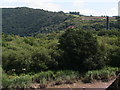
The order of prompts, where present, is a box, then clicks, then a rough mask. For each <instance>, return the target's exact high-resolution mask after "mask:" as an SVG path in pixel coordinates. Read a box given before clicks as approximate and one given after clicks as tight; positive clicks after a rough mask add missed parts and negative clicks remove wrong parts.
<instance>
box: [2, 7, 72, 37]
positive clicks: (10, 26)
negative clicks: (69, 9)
mask: <svg viewBox="0 0 120 90" xmlns="http://www.w3.org/2000/svg"><path fill="white" fill-rule="evenodd" d="M2 14H3V32H4V33H6V34H16V35H20V36H31V35H34V34H35V33H49V32H52V31H57V30H61V29H65V28H66V27H67V26H68V25H67V23H64V21H65V20H68V19H70V18H72V16H68V15H66V14H65V13H63V12H50V11H45V10H42V9H32V8H27V7H18V8H3V9H2Z"/></svg>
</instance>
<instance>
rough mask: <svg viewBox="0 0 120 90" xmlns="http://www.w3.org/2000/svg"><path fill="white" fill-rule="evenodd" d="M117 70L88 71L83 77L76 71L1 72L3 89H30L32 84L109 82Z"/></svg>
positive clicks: (110, 68)
mask: <svg viewBox="0 0 120 90" xmlns="http://www.w3.org/2000/svg"><path fill="white" fill-rule="evenodd" d="M117 71H118V68H113V67H106V68H104V69H101V70H93V71H88V72H86V73H85V74H84V75H83V74H81V73H80V72H78V71H72V70H63V71H62V70H61V71H46V72H40V73H36V74H24V75H19V76H18V75H7V74H5V73H4V72H3V80H2V81H3V84H2V87H3V88H30V87H31V85H32V84H34V83H38V84H40V85H42V86H43V85H44V87H47V85H49V84H53V85H60V84H72V83H74V82H76V81H78V80H82V81H83V82H85V83H91V82H93V81H94V80H102V81H109V80H111V79H113V78H115V77H116V74H115V73H116V72H117Z"/></svg>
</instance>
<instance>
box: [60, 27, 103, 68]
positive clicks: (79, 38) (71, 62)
mask: <svg viewBox="0 0 120 90" xmlns="http://www.w3.org/2000/svg"><path fill="white" fill-rule="evenodd" d="M59 43H60V44H59V48H60V49H61V50H63V52H64V54H63V57H64V58H63V60H64V61H62V65H63V64H64V66H65V67H67V68H70V69H81V68H82V69H83V68H84V69H89V67H86V63H88V59H89V65H90V64H91V65H92V66H93V63H94V64H96V65H95V66H93V68H90V69H98V68H101V67H102V66H100V65H104V61H103V60H104V59H101V58H102V55H101V58H100V57H97V56H98V53H99V52H100V47H99V45H98V42H97V39H96V37H93V36H92V34H91V33H90V32H86V31H83V30H79V29H78V30H77V29H69V30H67V31H66V32H65V33H64V34H63V35H62V36H61V38H60V40H59ZM99 60H101V62H102V64H100V65H99V64H98V63H99ZM90 61H91V62H90ZM98 65H99V67H98Z"/></svg>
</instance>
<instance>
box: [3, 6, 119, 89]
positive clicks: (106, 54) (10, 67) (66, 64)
mask: <svg viewBox="0 0 120 90" xmlns="http://www.w3.org/2000/svg"><path fill="white" fill-rule="evenodd" d="M6 17H7V18H6ZM33 18H34V19H33ZM48 18H49V19H48ZM80 18H81V16H77V17H76V16H74V15H66V14H65V13H63V12H49V11H44V10H34V9H30V8H14V9H3V34H2V49H3V55H2V59H3V60H2V62H3V65H2V69H3V87H4V88H11V87H14V88H26V87H30V84H31V83H40V84H42V85H43V84H44V85H46V84H48V82H50V81H54V82H55V83H56V84H61V83H63V81H64V83H65V82H66V83H71V82H74V81H76V80H78V79H81V80H82V81H83V82H92V81H93V80H94V79H95V80H103V81H108V80H110V78H113V77H115V73H116V71H118V69H119V66H120V28H119V21H118V20H117V19H115V20H111V21H110V30H106V29H105V28H106V23H105V20H99V19H98V20H89V21H88V20H86V21H84V20H80ZM52 22H53V23H52ZM8 23H9V24H8ZM25 26H26V27H25ZM23 27H24V28H23ZM41 32H45V33H41ZM31 35H32V36H31ZM23 36H24V37H23Z"/></svg>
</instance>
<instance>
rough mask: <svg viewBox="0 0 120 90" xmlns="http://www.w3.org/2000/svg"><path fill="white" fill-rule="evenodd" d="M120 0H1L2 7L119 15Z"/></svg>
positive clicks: (95, 14) (0, 5) (94, 14)
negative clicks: (119, 2)
mask: <svg viewBox="0 0 120 90" xmlns="http://www.w3.org/2000/svg"><path fill="white" fill-rule="evenodd" d="M118 1H120V0H0V2H1V3H0V8H15V7H29V8H35V9H44V10H48V11H64V12H70V11H76V12H80V14H84V15H93V16H117V15H118Z"/></svg>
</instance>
